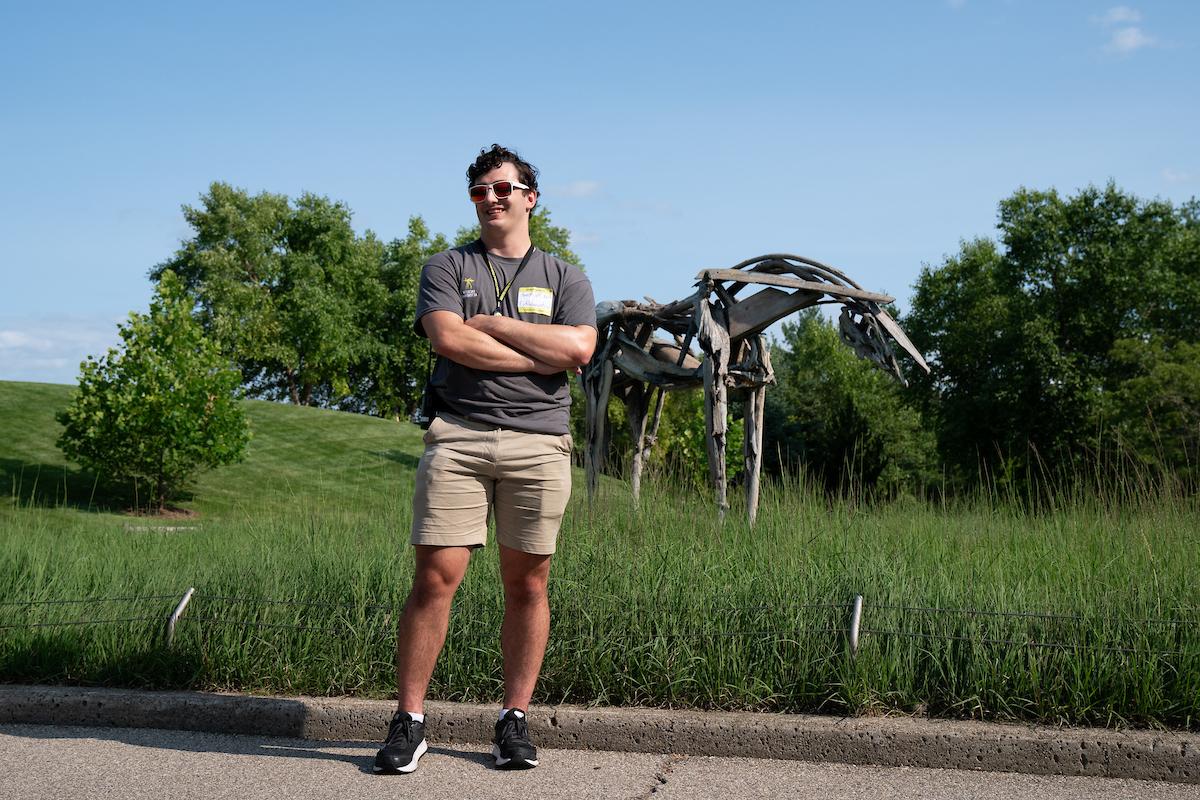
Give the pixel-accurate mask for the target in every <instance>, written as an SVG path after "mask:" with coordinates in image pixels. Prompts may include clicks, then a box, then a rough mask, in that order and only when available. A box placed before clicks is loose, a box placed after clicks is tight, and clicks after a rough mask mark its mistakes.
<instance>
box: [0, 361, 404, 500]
mask: <svg viewBox="0 0 1200 800" xmlns="http://www.w3.org/2000/svg"><path fill="white" fill-rule="evenodd" d="M73 388H74V387H71V386H63V385H58V384H46V383H15V382H10V381H0V430H3V434H2V435H0V503H7V504H9V505H10V506H23V507H29V506H41V507H55V506H65V507H70V508H76V509H82V510H87V509H91V510H96V511H115V512H120V511H121V510H122V509H123V508H125V507H128V506H129V505H130V504H129V502H128V498H127V497H125V495H124V493H125V492H128V491H130V488H129V487H128V486H118V487H113V486H109V485H107V484H106V481H105V480H104V477H105V476H95V475H91V474H88V473H85V472H82V471H80V470H79V468H78V467H77V465H74V464H70V463H68V462H67V461H66V459H65V458H64V457H63V455H62V452H61V451H60V450H59V449H58V447H57V446H56V445H55V441H56V440H57V438H58V436H59V434H60V433H61V431H62V427H61V426H60V425H59V424H58V422H56V421H55V419H54V415H55V413H57V412H58V411H59V410H61V409H63V408H65V407H66V406H67V404H68V403H69V402H70V398H71V393H72V391H73ZM245 409H246V416H247V418H248V420H249V423H250V429H251V433H252V437H253V438H252V439H251V442H250V447H249V450H248V454H247V458H246V460H245V461H244V462H242V463H240V464H235V465H231V466H228V467H222V468H220V469H217V470H213V471H209V472H201V473H198V475H197V479H196V480H195V481H194V483H193V485H192V486H191V487H189V488H190V490H191V491H190V493H189V495H187V499H185V500H183V501H182V502H180V503H178V504H177V505H179V506H180V507H182V508H186V509H190V510H194V511H196V512H198V513H199V515H200V516H201V517H203V518H228V517H230V516H231V515H233V516H238V515H241V516H245V515H247V514H260V513H266V514H271V513H287V512H288V511H289V510H292V509H294V508H295V507H296V504H297V503H300V502H304V501H309V502H311V501H313V500H314V499H317V500H320V499H324V500H327V501H330V502H345V503H347V504H348V505H350V506H357V507H360V508H364V509H370V508H375V507H377V506H378V505H379V504H380V503H385V504H390V502H392V501H393V500H394V497H395V492H396V485H397V483H398V482H399V481H401V479H402V478H404V477H406V476H411V473H412V471H413V470H414V469H415V468H416V463H417V459H418V458H419V457H420V454H421V446H422V445H421V434H422V431H421V430H420V429H419V428H417V427H416V426H414V425H411V424H409V423H407V422H401V423H397V422H392V421H388V420H381V419H375V418H372V417H365V416H361V415H358V414H344V413H339V412H336V411H324V410H320V409H313V408H299V407H296V406H288V405H282V404H279V403H267V402H263V401H258V400H247V401H245Z"/></svg>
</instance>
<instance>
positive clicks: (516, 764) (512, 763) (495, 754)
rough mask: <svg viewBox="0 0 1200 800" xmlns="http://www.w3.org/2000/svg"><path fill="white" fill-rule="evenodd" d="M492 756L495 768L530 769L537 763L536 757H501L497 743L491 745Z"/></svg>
mask: <svg viewBox="0 0 1200 800" xmlns="http://www.w3.org/2000/svg"><path fill="white" fill-rule="evenodd" d="M492 758H494V759H496V769H531V768H533V767H536V766H537V765H538V760H537V759H536V758H522V759H516V760H514V759H511V758H501V756H500V747H499V746H498V745H492Z"/></svg>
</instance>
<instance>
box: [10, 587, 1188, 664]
mask: <svg viewBox="0 0 1200 800" xmlns="http://www.w3.org/2000/svg"><path fill="white" fill-rule="evenodd" d="M163 601H171V602H169V603H168V604H167V605H166V606H163V605H162V603H163ZM116 603H126V604H129V605H130V606H135V607H137V608H135V609H131V610H130V612H129V613H130V614H131V615H130V616H115V617H92V618H86V619H61V620H56V619H44V618H43V619H33V618H27V619H22V620H13V619H4V618H3V617H9V616H11V612H10V613H8V614H3V612H0V614H3V617H0V631H14V630H22V629H42V628H56V627H81V626H101V625H119V624H130V623H146V622H157V623H161V626H162V635H163V637H164V638H165V641H166V643H167V645H168V646H169V645H170V643H171V641H172V639H173V637H174V633H175V628H176V626H177V625H179V624H181V623H184V624H187V625H189V626H193V627H197V628H204V627H205V626H207V627H209V628H217V627H240V628H254V629H263V630H276V631H288V630H294V631H302V632H307V633H317V634H322V635H326V636H330V637H338V638H353V637H359V636H362V635H363V634H364V631H366V632H368V633H370V634H371V635H372V636H375V635H378V636H381V637H382V636H385V635H390V634H391V633H392V632H393V630H394V624H395V620H396V618H397V617H398V616H399V614H400V612H401V611H402V607H401V606H399V605H392V604H383V603H346V602H328V601H314V600H295V599H279V598H269V597H249V596H236V595H225V594H205V593H203V592H197V591H196V590H195V589H194V588H191V589H189V590H188V591H187V592H183V593H180V594H150V595H128V596H115V597H82V598H55V599H24V600H5V601H2V602H0V609H26V610H33V609H50V608H55V607H68V606H75V605H89V606H101V605H112V604H116ZM192 603H195V604H196V605H197V606H205V608H206V610H207V611H208V613H204V612H197V613H193V614H192V615H190V616H189V615H188V614H187V613H186V611H187V609H188V607H189V606H190V604H192ZM150 604H156V605H159V607H160V608H161V609H162V610H161V613H159V614H151V613H149V611H148V609H146V608H145V606H147V605H150ZM551 605H552V608H553V609H554V610H555V615H554V616H553V618H554V619H558V618H560V617H565V618H566V620H567V622H566V623H565V624H567V625H568V626H569V625H570V623H571V621H573V620H575V619H577V618H578V612H579V611H580V609H579V608H578V607H577V606H576V607H572V604H571V603H570V602H566V603H560V602H556V601H554V600H553V599H552V601H551ZM209 606H215V607H226V608H230V609H237V613H225V614H223V615H219V614H216V613H213V611H212V610H211V609H209ZM272 608H290V609H304V610H307V609H338V610H340V611H342V612H347V613H346V616H354V617H356V618H357V619H356V622H357V623H358V624H355V625H349V624H346V625H339V626H329V625H320V624H306V623H301V622H290V621H280V620H278V619H270V618H267V619H264V618H263V617H264V616H268V617H269V609H272ZM656 608H657V606H656V605H654V604H653V603H650V602H648V603H647V604H646V605H645V606H643V607H638V606H636V605H635V606H630V607H629V608H628V609H627V610H628V611H629V613H631V614H632V613H637V614H641V613H644V612H646V611H654V610H656ZM502 609H503V606H502V605H501V604H500V603H499V602H497V603H496V604H495V605H494V607H489V610H490V611H491V612H493V613H502ZM783 610H789V611H794V612H813V611H818V610H820V611H823V612H825V613H826V614H827V615H837V616H840V620H833V621H828V622H827V624H825V625H821V624H816V625H814V624H812V623H813V622H820V621H823V620H813V619H811V618H810V619H802V618H800V616H799V615H798V614H797V615H795V616H796V619H794V622H795V624H794V625H786V626H780V625H778V624H771V623H777V619H778V617H779V616H780V615H779V612H780V611H783ZM707 611H708V612H709V617H708V618H710V619H722V620H725V621H726V624H729V623H735V624H734V626H733V627H727V628H726V627H721V626H714V625H712V624H705V623H701V624H699V625H698V626H697V627H694V628H692V629H688V630H679V629H666V630H660V631H655V632H654V633H653V638H654V639H662V640H678V639H717V638H730V639H732V638H746V639H751V638H754V639H768V638H775V639H781V640H782V639H790V638H795V637H798V636H811V635H818V634H819V635H823V636H828V635H834V636H840V637H845V641H846V644H847V646H848V648H849V650H850V652H851V654H856V653H857V651H858V650H859V648H860V647H861V643H862V641H863V640H864V639H866V638H869V637H876V638H879V639H886V638H896V639H913V640H921V641H927V642H937V641H942V642H946V643H965V644H971V645H978V646H988V647H1017V648H1029V649H1041V650H1060V651H1072V652H1081V651H1083V652H1097V653H1121V654H1126V655H1129V654H1134V655H1143V656H1154V657H1181V656H1184V655H1185V654H1186V653H1185V651H1184V650H1182V649H1161V648H1160V649H1154V648H1151V647H1146V648H1138V647H1128V646H1121V645H1118V644H1115V643H1113V642H1106V641H1094V638H1095V633H1094V629H1093V630H1092V631H1085V632H1084V633H1085V636H1082V637H1080V636H1077V637H1075V638H1074V639H1073V640H1066V641H1063V640H1052V639H1049V638H1047V637H1046V636H1045V633H1046V632H1045V631H1040V630H1039V631H1035V632H1032V633H1031V634H1030V635H1029V636H1028V637H1027V638H1023V639H1019V638H1005V637H1002V636H1000V637H998V636H995V635H991V634H990V632H989V631H987V630H979V631H975V632H973V633H968V632H963V631H962V630H961V628H959V629H951V630H925V629H921V627H920V626H915V627H914V628H913V629H906V628H902V627H894V626H893V627H885V626H881V627H872V626H871V625H867V624H864V620H865V619H869V617H868V616H867V614H868V613H878V612H885V613H884V614H883V616H885V617H888V616H891V617H894V616H895V615H896V614H908V615H923V616H925V617H929V616H936V617H939V618H941V619H948V618H954V617H959V618H967V619H971V618H978V619H995V620H1008V621H1025V622H1030V623H1032V622H1046V623H1054V624H1059V623H1064V624H1066V625H1067V626H1068V627H1069V626H1071V625H1073V626H1076V627H1082V626H1084V625H1091V626H1096V625H1100V624H1103V625H1107V626H1109V627H1111V628H1114V629H1117V630H1132V629H1136V628H1140V629H1142V630H1144V629H1145V628H1146V627H1147V626H1164V627H1170V628H1173V634H1174V638H1175V640H1176V642H1179V641H1180V640H1181V639H1183V638H1184V637H1185V636H1197V634H1200V617H1198V618H1193V619H1180V618H1146V617H1111V616H1086V615H1081V614H1059V613H1049V612H1035V611H998V610H987V609H973V608H939V607H933V606H904V605H892V604H886V603H881V604H878V605H871V604H869V603H866V602H865V601H864V599H863V597H862V596H861V595H857V596H855V597H854V598H852V599H851V601H850V602H848V603H779V604H765V603H764V604H753V605H740V606H739V605H728V606H714V607H713V608H711V609H707ZM264 612H266V613H265V614H264ZM1187 612H1189V613H1190V612H1191V610H1190V609H1188V610H1187ZM764 613H770V614H772V615H774V616H775V617H776V619H775V620H767V621H764V620H762V619H761V616H762V614H764ZM809 616H810V617H811V616H815V615H809ZM368 620H370V622H368ZM690 622H693V623H695V622H697V620H691V621H690ZM747 623H750V624H747ZM806 623H807V624H806ZM156 635H157V634H156ZM1085 639H1093V640H1092V641H1087V640H1085Z"/></svg>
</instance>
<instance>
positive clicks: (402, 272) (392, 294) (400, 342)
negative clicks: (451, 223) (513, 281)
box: [343, 217, 450, 418]
mask: <svg viewBox="0 0 1200 800" xmlns="http://www.w3.org/2000/svg"><path fill="white" fill-rule="evenodd" d="M449 246H450V245H449V243H448V242H447V241H446V238H445V237H444V236H442V235H441V234H440V233H439V234H437V235H436V236H431V235H430V233H429V228H428V226H426V224H425V221H424V220H423V219H421V217H411V218H410V219H409V220H408V235H407V236H406V237H405V238H403V239H393V240H392V241H391V242H390V243H388V244H387V245H386V246H385V247H384V249H383V263H382V266H381V270H380V280H381V282H382V284H383V287H384V291H385V297H384V300H383V303H382V304H381V307H380V309H379V313H378V315H377V316H376V317H375V318H373V319H372V320H371V321H370V323H369V326H368V335H369V336H372V337H374V338H375V339H376V340H377V341H379V342H380V343H381V344H382V349H381V351H380V352H379V355H378V357H376V358H373V359H370V360H365V361H362V362H359V364H357V365H356V367H355V369H354V370H352V377H351V384H352V389H353V391H352V394H351V397H350V398H349V400H348V401H347V403H346V404H343V407H351V410H355V411H362V412H366V413H370V414H375V415H378V416H383V417H392V418H404V417H408V416H410V415H412V413H413V412H414V411H416V409H417V405H418V404H419V403H420V402H421V392H422V391H423V389H424V388H425V383H424V382H425V379H426V377H427V375H426V371H427V370H428V368H429V340H428V339H426V338H425V337H423V336H421V335H419V334H418V333H417V332H416V331H415V330H414V328H413V324H414V322H415V321H416V311H417V289H418V287H419V285H420V282H421V268H422V267H423V266H424V265H425V262H426V261H428V260H429V258H430V257H431V256H433V255H434V254H435V253H439V252H441V251H442V250H445V249H447V248H448V247H449ZM349 404H353V406H350V405H349Z"/></svg>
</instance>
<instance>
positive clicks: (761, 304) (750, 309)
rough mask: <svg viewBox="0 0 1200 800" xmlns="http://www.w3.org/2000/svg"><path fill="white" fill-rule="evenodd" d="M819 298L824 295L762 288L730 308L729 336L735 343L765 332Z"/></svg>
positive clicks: (814, 302)
mask: <svg viewBox="0 0 1200 800" xmlns="http://www.w3.org/2000/svg"><path fill="white" fill-rule="evenodd" d="M820 299H821V295H820V294H818V293H817V292H803V291H800V292H793V293H791V294H789V293H787V292H783V291H780V290H779V289H771V288H767V289H763V290H762V291H760V292H758V293H756V294H753V295H751V296H750V297H747V298H745V299H744V300H739V301H738V302H737V303H736V304H735V305H734V306H733V308H731V309H729V338H730V340H732V341H735V342H736V341H738V340H740V339H744V338H746V337H747V336H753V335H754V334H756V333H762V332H763V331H765V330H766V329H767V328H768V327H770V325H771V323H773V322H776V321H778V320H781V319H783V318H784V317H786V316H787V315H788V314H794V313H796V312H797V311H799V310H800V309H802V308H808V307H809V306H811V305H814V304H816V302H817V301H818V300H820Z"/></svg>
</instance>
